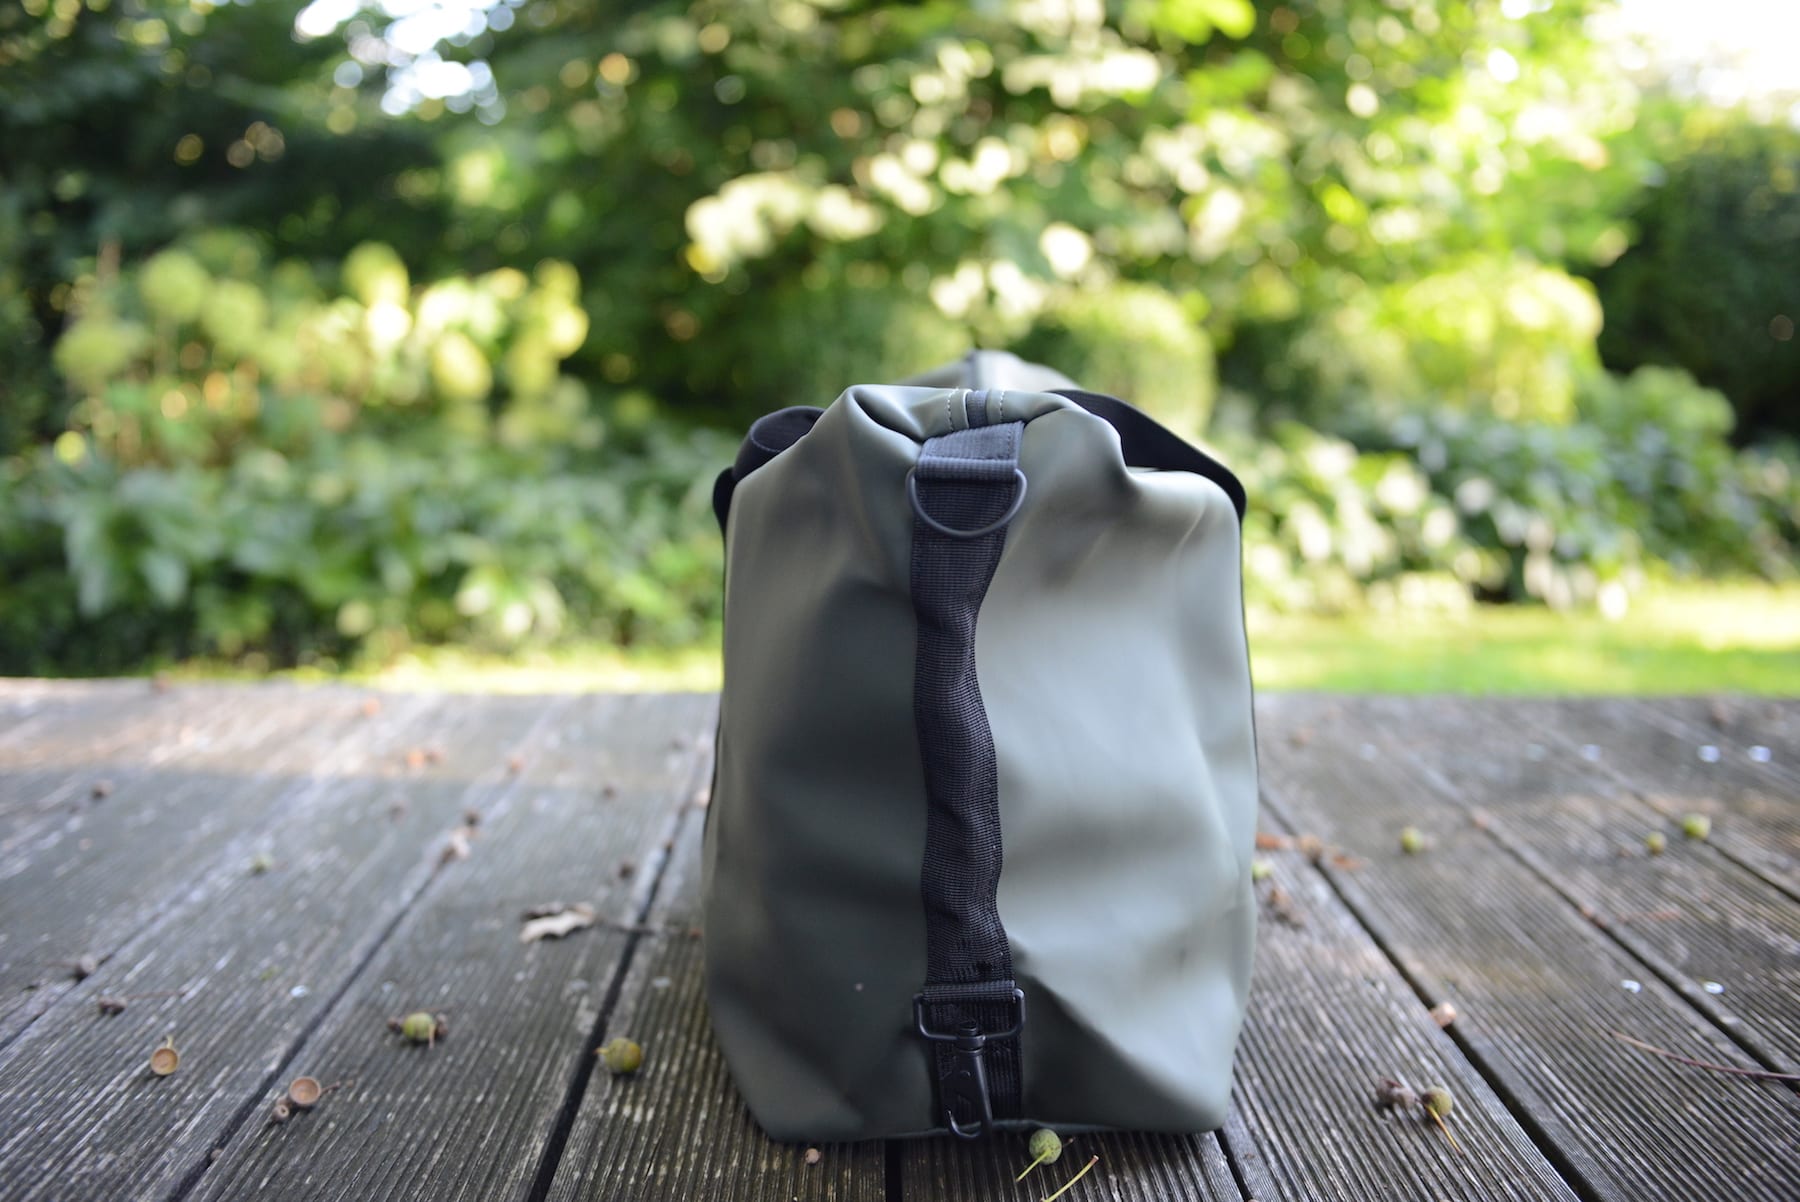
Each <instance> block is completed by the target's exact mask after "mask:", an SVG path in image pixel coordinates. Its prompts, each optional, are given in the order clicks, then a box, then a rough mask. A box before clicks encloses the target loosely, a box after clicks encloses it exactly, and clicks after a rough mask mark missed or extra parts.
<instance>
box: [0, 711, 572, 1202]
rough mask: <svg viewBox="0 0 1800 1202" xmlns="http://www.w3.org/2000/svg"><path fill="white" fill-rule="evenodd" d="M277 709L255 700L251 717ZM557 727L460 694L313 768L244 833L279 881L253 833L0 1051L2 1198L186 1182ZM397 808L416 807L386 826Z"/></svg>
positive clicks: (195, 872) (113, 1194) (150, 1189)
mask: <svg viewBox="0 0 1800 1202" xmlns="http://www.w3.org/2000/svg"><path fill="white" fill-rule="evenodd" d="M283 697H284V693H283V691H282V690H280V689H274V690H267V691H251V692H247V693H246V703H247V704H249V703H251V702H252V699H253V698H254V699H255V701H256V702H257V703H260V704H269V703H276V704H279V703H280V702H281V700H282V699H283ZM430 708H431V707H430V706H426V707H425V709H427V710H428V711H429V710H430ZM555 717H556V714H555V711H554V709H547V708H546V707H544V706H543V705H542V704H541V703H540V702H537V701H533V700H521V699H512V698H491V699H482V700H480V701H476V700H473V699H458V701H457V703H456V704H455V705H453V706H450V707H448V708H447V709H445V710H444V711H442V712H441V713H436V712H427V713H424V714H422V715H421V717H420V720H419V722H417V723H414V724H411V725H410V726H408V727H406V728H403V729H401V730H398V731H394V732H393V733H395V734H399V735H402V736H403V737H402V738H401V739H399V740H394V739H392V738H391V737H390V738H376V739H372V740H371V741H369V742H366V743H357V744H353V745H351V746H350V747H348V748H347V749H346V750H345V751H344V753H343V755H342V757H341V758H339V759H337V760H335V761H334V760H332V759H330V758H327V759H325V760H324V761H323V762H321V763H320V764H319V765H317V766H316V767H317V769H318V771H317V772H316V773H315V774H314V775H313V776H311V777H308V778H307V784H306V787H305V788H304V789H303V790H302V791H300V792H298V793H296V794H295V795H293V796H292V797H290V798H289V799H288V801H287V802H286V803H285V804H284V805H282V806H280V807H278V808H276V809H273V810H272V811H271V815H272V817H271V821H270V822H269V824H268V825H267V826H266V827H265V828H263V829H261V830H259V831H258V832H256V834H255V840H256V842H257V843H259V844H266V845H268V846H269V847H271V848H273V850H274V855H275V858H276V861H277V865H276V867H275V868H274V870H272V871H270V872H267V873H264V874H260V875H253V874H251V873H249V872H247V871H246V862H247V858H248V857H247V854H246V852H247V849H248V848H249V847H250V845H251V844H250V840H249V838H248V837H245V838H243V839H240V840H239V841H238V842H236V843H234V844H233V845H230V846H228V847H227V848H226V849H225V850H223V851H220V852H218V853H217V854H215V855H214V856H213V857H212V858H211V860H210V861H208V862H205V863H200V864H196V865H193V866H192V882H191V886H190V888H189V889H188V890H187V892H186V893H185V894H184V895H183V896H182V898H181V899H180V901H179V903H178V904H177V905H175V906H173V907H171V908H170V909H169V910H167V911H165V912H164V913H163V914H162V915H160V916H159V917H158V918H157V919H156V920H155V921H154V922H153V923H152V924H151V925H150V926H149V927H148V928H147V929H145V930H144V931H142V932H140V933H139V934H138V935H136V936H135V937H133V938H132V939H131V940H130V942H129V943H127V944H126V945H125V946H124V947H122V948H120V949H119V951H118V952H117V953H115V954H114V956H113V957H112V959H111V960H110V961H108V962H107V963H106V964H104V965H103V966H102V967H101V971H100V972H99V973H98V974H96V975H95V976H93V977H90V978H88V980H87V981H84V982H82V983H81V984H80V985H78V986H76V987H75V988H74V989H72V990H71V991H70V992H69V993H68V994H67V995H66V996H65V997H63V998H62V999H60V1000H59V1001H58V1002H57V1004H56V1005H55V1006H53V1007H52V1008H51V1009H50V1010H49V1011H48V1012H47V1013H46V1014H45V1015H44V1016H43V1017H42V1018H40V1019H39V1020H38V1021H37V1022H35V1023H34V1024H32V1025H31V1026H30V1027H28V1028H27V1029H26V1030H25V1031H24V1033H23V1034H21V1035H20V1036H19V1037H18V1038H17V1039H16V1040H15V1041H14V1042H13V1043H12V1044H11V1045H10V1046H9V1047H8V1048H7V1049H6V1050H5V1051H4V1053H0V1113H4V1114H5V1115H6V1116H7V1119H6V1126H5V1127H4V1134H3V1135H0V1162H4V1163H5V1164H6V1166H7V1168H6V1171H5V1172H4V1173H0V1199H12V1198H27V1197H43V1196H62V1197H70V1198H97V1197H105V1198H124V1197H162V1196H164V1195H166V1194H168V1193H169V1192H171V1191H172V1190H175V1189H176V1188H178V1187H179V1186H180V1185H181V1183H182V1182H183V1181H185V1180H187V1179H189V1178H190V1177H191V1176H192V1175H193V1174H194V1173H196V1172H197V1171H198V1170H199V1168H200V1167H201V1166H203V1165H204V1163H205V1158H206V1155H207V1152H208V1149H210V1148H211V1147H213V1146H214V1145H215V1144H216V1142H217V1141H218V1140H220V1139H221V1138H222V1137H223V1136H224V1135H225V1134H227V1133H229V1132H230V1131H231V1130H232V1129H233V1127H234V1125H235V1124H236V1123H237V1122H239V1121H241V1120H242V1119H244V1118H245V1117H246V1116H247V1114H248V1113H249V1111H251V1110H253V1109H255V1108H256V1107H258V1106H259V1105H260V1104H261V1102H262V1100H263V1098H264V1096H265V1090H266V1089H268V1088H269V1085H270V1082H271V1078H272V1076H273V1074H274V1073H275V1072H276V1071H277V1070H278V1068H279V1067H280V1066H281V1065H283V1064H284V1063H285V1062H286V1060H287V1059H288V1057H289V1055H290V1054H291V1052H292V1050H293V1048H294V1047H295V1045H296V1044H297V1043H298V1041H299V1040H300V1039H301V1038H302V1037H303V1036H304V1034H305V1033H306V1032H307V1031H308V1030H309V1029H310V1028H311V1027H312V1026H313V1025H315V1024H316V1022H317V1021H318V1018H319V1016H320V1014H322V1013H323V1012H324V1011H325V1010H326V1009H327V1008H328V1007H329V1006H330V1005H331V1004H332V1002H333V1001H334V1000H335V999H336V997H337V996H338V995H339V994H340V993H341V992H342V991H343V990H344V989H345V988H347V986H348V984H349V982H350V981H352V980H353V979H354V978H355V976H356V974H357V971H358V969H359V968H360V967H361V966H362V965H363V964H364V963H366V961H367V960H368V958H369V957H370V956H371V955H372V954H373V952H374V951H375V949H377V948H378V947H379V946H380V945H381V943H382V942H383V940H384V939H385V938H386V936H387V934H388V933H389V932H390V931H391V929H392V928H393V925H394V923H395V922H396V921H397V920H398V919H399V917H400V916H401V915H402V914H403V913H404V912H405V910H406V909H407V907H408V906H409V905H410V904H411V902H412V901H413V900H414V899H415V898H416V897H417V896H418V895H419V894H420V892H421V890H423V889H424V888H425V887H426V885H427V884H428V883H429V881H430V880H431V878H432V877H433V875H434V874H436V873H437V872H439V871H444V870H445V868H444V866H443V865H441V864H440V862H439V851H440V849H441V847H442V846H443V843H444V836H445V833H446V832H447V831H449V830H450V829H451V828H452V827H454V826H456V825H457V823H458V821H459V818H460V816H461V814H462V812H463V810H464V808H465V807H466V806H474V807H476V808H477V809H479V810H481V811H484V812H485V811H488V810H491V809H493V808H494V807H495V806H496V805H497V804H499V803H500V802H501V801H502V800H505V799H507V798H509V797H511V796H512V794H513V793H514V791H515V790H516V789H518V788H519V784H520V782H518V781H517V780H516V779H514V778H513V777H512V776H510V775H509V773H508V771H507V767H506V763H505V761H506V757H507V755H508V754H509V753H511V752H514V751H517V750H519V749H520V747H521V744H522V743H524V744H527V745H528V744H529V742H530V737H531V736H533V735H535V736H536V737H537V738H539V739H541V738H542V737H543V736H544V735H545V734H546V733H547V732H548V729H549V727H550V726H551V725H552V724H553V723H554V720H555ZM425 738H428V739H431V740H433V741H434V742H435V743H436V745H437V746H439V747H441V748H442V753H441V759H440V760H438V761H436V762H424V763H420V764H418V765H417V766H416V767H412V766H409V765H408V764H407V763H406V762H405V759H404V752H405V749H406V747H407V746H408V745H409V744H410V743H412V742H414V741H417V740H420V739H425ZM526 753H527V754H529V751H527V752H526ZM271 754H273V749H271ZM397 799H403V800H404V801H405V802H407V803H408V804H407V806H406V808H405V809H404V811H403V812H400V813H398V815H397V816H395V815H394V814H392V813H391V812H390V806H391V804H392V802H394V801H395V800H397ZM450 867H451V868H454V867H457V866H456V865H452V866H450ZM122 871H124V869H122ZM171 989H181V990H183V991H184V996H181V997H178V998H167V997H165V998H149V999H145V1000H142V1001H135V1002H133V1003H132V1004H131V1006H130V1007H129V1008H128V1009H127V1010H126V1011H125V1012H124V1013H122V1014H119V1015H115V1016H111V1017H105V1016H101V1015H99V1014H98V1013H96V1010H95V1005H94V1003H95V999H96V997H98V996H99V995H102V994H112V995H118V994H134V993H148V992H153V991H162V990H171ZM165 1034H173V1036H174V1038H175V1040H176V1045H177V1047H178V1048H180V1049H181V1051H182V1056H183V1061H184V1063H183V1067H182V1069H181V1071H179V1072H177V1073H176V1074H174V1075H173V1076H171V1077H167V1078H162V1079H152V1078H150V1077H149V1076H148V1075H147V1074H146V1072H145V1065H146V1061H147V1058H148V1056H149V1053H150V1051H151V1050H152V1049H153V1048H154V1047H155V1046H156V1044H157V1042H158V1041H159V1040H160V1039H161V1038H162V1037H163V1036H164V1035H165Z"/></svg>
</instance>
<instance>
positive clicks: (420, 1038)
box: [400, 1010, 437, 1043]
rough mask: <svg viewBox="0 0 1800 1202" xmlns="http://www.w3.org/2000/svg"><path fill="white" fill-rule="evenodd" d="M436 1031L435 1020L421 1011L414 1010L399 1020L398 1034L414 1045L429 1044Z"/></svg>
mask: <svg viewBox="0 0 1800 1202" xmlns="http://www.w3.org/2000/svg"><path fill="white" fill-rule="evenodd" d="M436 1030H437V1020H436V1019H435V1018H433V1017H432V1016H431V1015H429V1014H427V1013H425V1011H423V1010H415V1011H414V1012H413V1013H411V1014H409V1015H407V1016H406V1017H405V1018H403V1019H401V1020H400V1034H402V1035H404V1036H405V1037H406V1038H408V1039H410V1040H412V1041H413V1042H414V1043H430V1042H431V1040H432V1036H433V1033H434V1032H436Z"/></svg>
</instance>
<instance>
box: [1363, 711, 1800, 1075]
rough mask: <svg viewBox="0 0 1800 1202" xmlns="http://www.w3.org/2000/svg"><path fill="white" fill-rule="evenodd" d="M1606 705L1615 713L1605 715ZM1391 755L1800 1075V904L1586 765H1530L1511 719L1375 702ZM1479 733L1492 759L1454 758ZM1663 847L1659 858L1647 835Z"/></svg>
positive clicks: (1526, 738) (1567, 758)
mask: <svg viewBox="0 0 1800 1202" xmlns="http://www.w3.org/2000/svg"><path fill="white" fill-rule="evenodd" d="M1604 704H1607V705H1608V706H1610V705H1611V704H1612V703H1604ZM1362 712H1363V713H1364V714H1366V715H1367V716H1368V717H1369V719H1370V720H1372V721H1373V723H1374V724H1375V725H1376V727H1377V728H1378V729H1392V730H1404V731H1406V737H1405V738H1403V739H1395V738H1392V737H1388V738H1384V739H1383V740H1382V741H1381V743H1380V746H1381V747H1382V748H1383V750H1384V752H1387V753H1391V754H1395V755H1399V756H1403V757H1408V758H1410V759H1411V760H1412V761H1413V763H1414V764H1416V765H1417V767H1418V769H1419V771H1420V772H1421V773H1422V774H1423V775H1424V776H1425V777H1426V778H1427V779H1428V780H1431V781H1433V782H1434V783H1436V784H1438V785H1439V786H1440V788H1441V790H1442V791H1443V792H1444V794H1445V795H1446V796H1447V797H1449V798H1450V799H1451V800H1452V801H1459V800H1462V799H1466V798H1479V799H1480V809H1481V810H1482V812H1483V813H1484V814H1485V815H1487V817H1488V819H1489V820H1490V825H1489V827H1488V830H1489V833H1490V835H1491V836H1492V837H1493V838H1494V839H1495V840H1496V841H1498V842H1499V843H1501V844H1502V845H1503V846H1504V847H1506V848H1507V849H1508V850H1509V851H1511V852H1512V853H1513V854H1514V855H1516V856H1517V857H1518V858H1519V859H1520V860H1521V862H1522V863H1523V864H1524V865H1525V866H1526V867H1527V868H1528V869H1529V870H1530V871H1532V872H1534V873H1536V874H1537V875H1538V876H1539V877H1540V878H1541V879H1543V880H1544V881H1545V882H1547V883H1548V884H1549V885H1550V886H1551V887H1552V888H1554V889H1555V890H1556V891H1557V892H1559V893H1561V894H1562V895H1563V896H1564V897H1566V898H1567V899H1568V900H1569V901H1570V902H1571V903H1572V904H1573V905H1575V906H1576V907H1577V909H1578V910H1579V912H1580V913H1581V914H1582V915H1583V916H1585V917H1587V918H1588V919H1589V921H1591V922H1593V923H1595V924H1596V925H1597V926H1601V927H1603V928H1604V929H1606V930H1607V931H1608V932H1609V933H1610V934H1611V935H1612V937H1613V938H1614V939H1615V940H1616V941H1617V942H1618V943H1619V944H1620V945H1621V946H1622V947H1624V948H1626V949H1627V950H1628V951H1630V952H1631V953H1632V954H1633V955H1634V956H1636V957H1637V958H1638V959H1639V960H1640V961H1642V962H1643V963H1644V964H1645V965H1646V967H1648V968H1649V969H1650V970H1651V971H1652V972H1654V973H1656V974H1657V975H1658V976H1659V977H1661V978H1662V979H1663V980H1664V981H1666V982H1667V983H1668V984H1669V985H1670V986H1671V987H1673V988H1675V989H1676V990H1678V991H1680V992H1681V994H1682V995H1683V997H1685V998H1686V999H1687V1001H1688V1004H1689V1005H1691V1006H1693V1007H1694V1008H1695V1009H1697V1010H1699V1011H1700V1012H1701V1013H1703V1014H1705V1015H1706V1016H1707V1017H1708V1018H1710V1019H1711V1020H1712V1021H1713V1022H1714V1023H1716V1024H1717V1025H1718V1026H1719V1027H1720V1028H1722V1029H1723V1030H1725V1031H1726V1032H1727V1033H1728V1034H1729V1035H1730V1036H1731V1037H1732V1039H1734V1040H1735V1041H1736V1042H1737V1043H1739V1044H1740V1045H1742V1046H1744V1047H1745V1048H1746V1049H1747V1050H1749V1051H1750V1052H1751V1053H1752V1054H1753V1055H1755V1056H1756V1058H1757V1059H1758V1060H1759V1061H1760V1062H1761V1063H1762V1064H1763V1065H1764V1066H1765V1067H1767V1068H1770V1069H1774V1070H1776V1071H1778V1072H1789V1073H1792V1072H1800V955H1796V949H1800V906H1797V905H1795V903H1794V901H1793V899H1792V898H1790V897H1788V896H1787V895H1786V894H1785V893H1783V892H1782V891H1781V890H1779V889H1777V888H1775V887H1774V886H1772V885H1770V884H1769V883H1768V882H1767V881H1766V880H1764V879H1763V878H1762V877H1761V876H1760V875H1758V874H1757V873H1755V872H1753V871H1751V870H1749V869H1747V868H1745V867H1744V866H1743V865H1741V864H1740V863H1738V862H1737V861H1736V860H1735V859H1734V858H1732V857H1730V856H1728V855H1726V854H1724V853H1723V852H1721V850H1720V849H1719V848H1718V847H1716V846H1715V845H1714V844H1713V843H1712V842H1710V841H1696V840H1690V839H1685V838H1683V837H1682V835H1681V832H1680V830H1679V829H1678V826H1677V824H1675V823H1673V822H1671V821H1670V820H1669V819H1668V818H1667V817H1665V816H1664V815H1663V814H1661V813H1659V812H1658V811H1657V810H1656V809H1654V808H1653V807H1651V806H1650V805H1649V804H1648V803H1647V802H1645V801H1644V800H1643V799H1642V798H1641V796H1640V795H1639V793H1638V791H1637V790H1635V789H1632V788H1628V787H1624V786H1622V785H1621V784H1620V782H1619V780H1618V778H1617V774H1616V773H1614V772H1610V771H1608V770H1606V769H1604V768H1603V767H1602V766H1601V765H1599V764H1597V763H1594V762H1591V761H1589V760H1588V759H1587V758H1586V757H1584V756H1582V755H1580V754H1578V753H1565V754H1563V755H1561V756H1558V757H1553V758H1544V757H1540V758H1533V757H1532V756H1530V755H1528V754H1526V753H1525V752H1526V748H1527V747H1528V746H1529V745H1530V740H1531V739H1533V738H1537V737H1539V729H1540V728H1539V726H1538V725H1537V724H1535V723H1531V722H1529V721H1527V722H1523V723H1521V722H1519V721H1517V719H1519V718H1521V717H1527V715H1526V714H1524V713H1522V712H1520V711H1519V710H1517V709H1511V710H1509V711H1507V712H1504V713H1498V714H1497V713H1496V711H1495V709H1494V707H1492V706H1489V705H1486V704H1485V703H1481V702H1472V701H1460V700H1442V701H1434V702H1432V703H1430V704H1422V703H1419V702H1415V701H1398V700H1395V701H1372V702H1369V703H1365V706H1364V708H1363V710H1362ZM1477 724H1480V725H1481V726H1482V728H1483V729H1484V730H1485V731H1486V732H1487V733H1486V738H1485V744H1484V751H1485V754H1483V755H1480V756H1468V755H1465V754H1463V753H1462V751H1461V749H1460V748H1459V747H1458V746H1457V738H1458V736H1459V734H1460V733H1461V732H1464V731H1468V730H1470V729H1473V728H1474V727H1475V726H1476V725H1477ZM1650 832H1658V833H1660V834H1662V835H1663V836H1664V838H1665V848H1664V850H1663V852H1662V853H1661V854H1657V855H1652V854H1651V853H1650V851H1649V850H1648V848H1647V847H1646V843H1645V840H1646V836H1647V835H1648V834H1649V833H1650Z"/></svg>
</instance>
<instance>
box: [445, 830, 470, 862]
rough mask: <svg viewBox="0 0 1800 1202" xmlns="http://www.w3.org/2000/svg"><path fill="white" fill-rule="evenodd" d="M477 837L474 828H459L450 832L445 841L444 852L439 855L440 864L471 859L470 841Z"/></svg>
mask: <svg viewBox="0 0 1800 1202" xmlns="http://www.w3.org/2000/svg"><path fill="white" fill-rule="evenodd" d="M474 835H475V830H474V828H473V827H467V826H459V827H457V828H456V829H455V830H453V831H451V832H450V837H449V838H447V839H445V840H444V850H443V851H441V852H439V853H438V863H440V864H448V863H449V862H450V861H452V860H466V859H468V858H469V840H470V839H471V838H473V837H474Z"/></svg>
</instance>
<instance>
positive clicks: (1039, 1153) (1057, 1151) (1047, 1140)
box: [1013, 1127, 1063, 1183]
mask: <svg viewBox="0 0 1800 1202" xmlns="http://www.w3.org/2000/svg"><path fill="white" fill-rule="evenodd" d="M1025 1150H1026V1151H1027V1152H1029V1153H1031V1163H1030V1164H1028V1165H1026V1166H1025V1169H1024V1171H1023V1172H1021V1173H1020V1174H1019V1175H1018V1176H1017V1177H1014V1178H1013V1181H1014V1182H1015V1183H1017V1182H1020V1181H1023V1180H1025V1178H1026V1176H1027V1175H1028V1174H1030V1172H1031V1170H1033V1169H1035V1168H1037V1167H1038V1166H1039V1165H1040V1164H1055V1163H1056V1162H1057V1160H1058V1159H1059V1158H1060V1157H1061V1156H1062V1153H1063V1142H1062V1138H1061V1137H1060V1136H1058V1135H1057V1134H1056V1132H1054V1131H1052V1130H1050V1128H1048V1127H1039V1128H1038V1129H1037V1130H1036V1131H1033V1132H1032V1133H1031V1142H1029V1143H1027V1144H1026V1145H1025Z"/></svg>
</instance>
